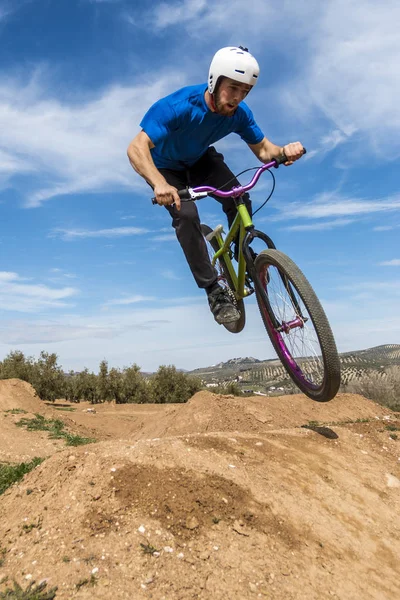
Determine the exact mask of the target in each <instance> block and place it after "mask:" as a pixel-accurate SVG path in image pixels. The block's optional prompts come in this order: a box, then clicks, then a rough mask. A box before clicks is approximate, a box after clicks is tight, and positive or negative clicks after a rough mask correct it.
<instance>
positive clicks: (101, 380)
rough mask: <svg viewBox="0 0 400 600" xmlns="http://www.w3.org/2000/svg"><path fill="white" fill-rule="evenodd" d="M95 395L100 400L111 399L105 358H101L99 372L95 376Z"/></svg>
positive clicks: (108, 400)
mask: <svg viewBox="0 0 400 600" xmlns="http://www.w3.org/2000/svg"><path fill="white" fill-rule="evenodd" d="M97 395H98V397H99V399H100V402H110V401H111V400H112V399H113V394H112V390H111V386H110V380H109V375H108V362H107V361H106V360H102V361H101V363H100V366H99V374H98V376H97Z"/></svg>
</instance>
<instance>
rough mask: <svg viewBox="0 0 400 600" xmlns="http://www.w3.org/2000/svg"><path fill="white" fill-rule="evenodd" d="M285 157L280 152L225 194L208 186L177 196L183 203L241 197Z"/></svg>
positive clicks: (284, 160)
mask: <svg viewBox="0 0 400 600" xmlns="http://www.w3.org/2000/svg"><path fill="white" fill-rule="evenodd" d="M306 153H307V150H306V149H305V148H303V155H304V154H306ZM287 160H288V159H287V156H286V154H285V153H284V152H282V155H281V156H279V157H278V158H274V159H273V160H272V161H271V162H270V163H267V164H265V165H263V166H262V167H259V168H258V169H257V171H256V172H255V174H254V176H253V179H252V180H251V181H250V182H249V183H248V184H247V185H240V186H238V187H233V188H232V189H231V190H228V191H226V192H223V191H221V190H219V189H217V188H214V187H210V186H199V187H195V188H190V187H187V188H184V189H183V190H178V196H179V198H180V199H181V200H182V201H183V202H188V201H190V200H197V199H199V198H205V197H206V196H208V194H213V195H214V196H218V198H230V197H233V198H237V197H238V196H241V195H242V194H244V193H245V192H247V191H249V190H251V188H253V187H254V186H255V185H256V183H257V181H258V180H259V179H260V177H261V173H264V171H267V170H268V169H271V168H272V167H274V168H276V169H277V168H278V167H279V165H282V164H283V163H285V162H287ZM151 202H152V204H158V202H157V200H156V199H155V198H152V199H151Z"/></svg>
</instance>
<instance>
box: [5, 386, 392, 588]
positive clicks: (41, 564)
mask: <svg viewBox="0 0 400 600" xmlns="http://www.w3.org/2000/svg"><path fill="white" fill-rule="evenodd" d="M8 384H10V382H8ZM11 387H12V388H13V389H14V388H18V389H19V387H18V386H11ZM21 389H26V388H25V384H23V385H22V388H21ZM11 395H12V394H11ZM0 398H1V393H0ZM34 400H35V399H34ZM36 400H37V401H38V402H40V401H39V400H38V399H36ZM8 401H9V402H10V401H11V400H8ZM0 406H3V405H2V404H1V400H0ZM21 406H23V405H14V404H13V405H12V407H13V408H20V407H21ZM25 406H26V405H25ZM41 406H42V407H43V404H42V405H41ZM31 408H33V406H32V407H31ZM87 408H89V405H85V404H80V405H78V406H76V412H75V413H73V414H71V413H68V416H67V415H66V414H65V413H62V412H59V413H57V417H58V418H62V419H63V420H65V421H66V422H67V423H68V425H69V426H71V427H76V428H78V429H79V430H85V431H90V432H91V433H92V434H93V437H97V438H99V437H100V438H103V439H104V438H108V437H111V438H112V440H111V441H102V442H99V443H97V444H90V445H87V446H82V447H79V448H73V449H62V448H64V446H62V447H61V446H60V447H58V448H55V447H52V448H50V447H48V453H49V454H53V456H51V458H48V459H47V460H46V461H44V462H43V463H42V464H41V465H40V466H39V467H37V468H36V469H35V470H34V471H32V472H31V473H30V474H28V475H27V476H26V477H25V478H24V480H23V481H22V482H21V483H19V484H17V485H15V486H13V487H12V488H10V489H9V490H7V491H6V492H5V493H4V495H3V496H1V497H0V540H1V542H0V559H1V560H0V582H1V581H2V578H3V577H5V576H7V577H9V579H10V580H12V579H13V578H15V579H16V580H17V581H18V582H19V583H20V584H22V586H23V587H25V585H28V583H29V582H31V581H33V580H35V581H37V582H40V581H42V580H47V582H48V587H49V588H51V587H53V586H58V591H57V595H56V598H57V599H65V600H67V599H68V600H69V599H71V598H75V597H76V598H82V599H93V598H96V600H102V599H110V600H112V599H114V598H118V599H121V600H123V599H125V598H126V599H129V600H131V599H132V598H134V599H135V600H142V599H147V598H152V599H153V600H172V599H173V600H175V599H176V600H193V599H198V600H209V599H210V598H212V599H213V600H222V599H223V600H225V599H226V598H229V599H232V600H236V599H237V600H247V599H250V598H270V599H272V600H303V599H304V600H305V599H307V600H322V599H323V598H324V599H325V598H326V597H332V598H336V599H337V600H338V599H340V600H344V599H346V600H356V599H357V600H359V598H360V597H362V598H363V599H365V600H383V599H385V600H397V598H398V597H399V596H400V579H399V574H400V572H399V565H398V556H400V526H399V522H398V514H399V509H400V446H399V444H400V441H399V440H398V439H397V434H396V431H400V422H399V419H398V418H397V416H396V415H395V414H394V413H391V411H389V410H388V409H385V408H383V407H381V406H379V405H376V404H375V403H373V402H369V401H368V400H365V398H362V397H361V396H352V395H348V394H343V395H340V396H338V397H337V398H335V399H334V400H333V401H332V402H330V403H327V404H317V403H313V402H311V401H310V400H308V399H306V398H304V397H303V396H301V395H296V396H291V397H280V398H259V397H254V398H235V397H230V396H220V395H214V394H211V393H208V392H200V393H198V394H196V395H195V396H194V397H193V398H192V399H191V400H190V401H189V402H188V403H187V404H186V405H169V406H163V405H159V406H158V405H155V406H137V405H122V406H118V405H100V406H96V407H95V411H96V412H90V413H88V412H87ZM7 410H9V409H7ZM33 410H34V412H41V411H39V410H37V409H36V408H34V409H33ZM48 410H50V411H53V412H54V413H56V411H55V409H54V408H51V407H50V408H48ZM6 414H7V415H8V416H4V418H3V420H1V421H0V430H1V433H2V436H0V437H3V431H5V427H6V426H10V432H11V425H13V427H14V439H15V440H16V443H15V447H14V448H13V451H16V452H18V442H19V443H21V444H22V441H21V439H22V438H20V434H22V433H26V434H27V435H29V436H32V437H31V441H33V440H36V442H35V443H38V444H39V443H40V444H44V443H45V439H44V437H38V436H46V434H45V433H44V432H43V433H42V432H23V431H21V430H17V431H18V436H16V435H15V431H16V430H15V425H14V424H13V423H12V422H11V420H10V419H11V418H14V415H11V414H10V413H4V412H3V415H6ZM304 425H305V426H306V427H302V426H304ZM399 437H400V436H399ZM2 443H3V442H1V444H2ZM52 443H54V442H52ZM1 444H0V447H1ZM56 450H58V451H56ZM38 455H39V454H38ZM5 586H6V584H5V583H3V584H0V590H4V589H5Z"/></svg>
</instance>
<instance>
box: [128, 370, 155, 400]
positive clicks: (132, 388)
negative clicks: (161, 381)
mask: <svg viewBox="0 0 400 600" xmlns="http://www.w3.org/2000/svg"><path fill="white" fill-rule="evenodd" d="M123 397H124V402H135V403H137V404H144V403H146V402H151V391H150V390H149V388H148V386H147V385H146V382H145V380H144V378H143V375H142V374H141V373H140V367H138V365H136V364H133V365H132V366H131V367H126V368H125V369H124V371H123Z"/></svg>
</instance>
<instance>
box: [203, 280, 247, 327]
mask: <svg viewBox="0 0 400 600" xmlns="http://www.w3.org/2000/svg"><path fill="white" fill-rule="evenodd" d="M208 304H209V305H210V310H211V312H212V314H213V315H214V319H215V320H216V321H217V323H219V324H220V325H223V324H224V323H232V322H233V321H237V320H238V319H240V312H239V311H238V309H237V308H236V306H235V305H234V303H233V301H232V298H231V297H230V295H229V292H227V291H226V290H224V289H223V288H222V287H220V286H218V287H216V288H215V290H213V291H212V292H210V293H209V294H208Z"/></svg>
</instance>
